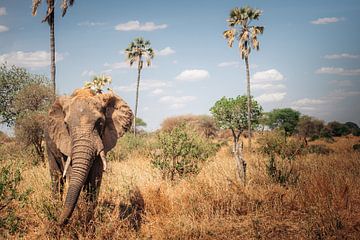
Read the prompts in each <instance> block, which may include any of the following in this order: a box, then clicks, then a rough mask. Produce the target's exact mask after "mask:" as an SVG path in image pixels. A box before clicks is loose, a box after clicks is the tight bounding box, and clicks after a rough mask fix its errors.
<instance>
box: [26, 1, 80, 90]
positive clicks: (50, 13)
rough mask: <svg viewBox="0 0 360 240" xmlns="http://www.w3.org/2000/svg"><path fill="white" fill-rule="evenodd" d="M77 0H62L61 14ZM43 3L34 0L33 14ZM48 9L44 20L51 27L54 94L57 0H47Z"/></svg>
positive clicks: (51, 71) (51, 62)
mask: <svg viewBox="0 0 360 240" xmlns="http://www.w3.org/2000/svg"><path fill="white" fill-rule="evenodd" d="M74 2H75V0H62V3H61V9H62V13H61V16H62V17H64V16H65V14H66V12H67V9H68V7H69V6H72V5H73V4H74ZM40 4H41V0H33V3H32V15H33V16H35V15H36V13H37V9H38V7H39V6H40ZM46 4H47V10H46V15H45V17H44V19H43V20H42V22H47V23H48V24H49V27H50V75H51V76H50V79H51V81H52V84H53V90H54V95H55V94H56V83H55V74H56V66H55V0H47V1H46Z"/></svg>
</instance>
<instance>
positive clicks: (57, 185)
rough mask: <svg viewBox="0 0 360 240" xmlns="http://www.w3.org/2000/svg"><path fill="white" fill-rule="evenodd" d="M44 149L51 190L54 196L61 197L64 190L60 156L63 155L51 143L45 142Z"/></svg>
mask: <svg viewBox="0 0 360 240" xmlns="http://www.w3.org/2000/svg"><path fill="white" fill-rule="evenodd" d="M46 151H47V155H48V162H49V170H50V177H51V190H52V192H53V195H54V197H56V198H59V199H61V197H62V195H63V192H64V184H65V180H64V178H63V177H62V171H63V166H62V158H63V155H62V154H61V153H60V152H58V151H56V149H55V148H54V146H52V144H51V143H49V142H47V144H46Z"/></svg>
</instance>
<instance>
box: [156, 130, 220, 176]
mask: <svg viewBox="0 0 360 240" xmlns="http://www.w3.org/2000/svg"><path fill="white" fill-rule="evenodd" d="M156 147H157V149H156V150H155V151H153V152H152V153H151V155H150V156H151V158H152V164H153V166H154V167H155V168H158V169H160V170H161V171H162V172H163V177H164V178H169V179H170V180H175V178H176V176H178V177H185V176H187V175H189V174H196V173H198V172H199V170H200V163H201V162H203V161H205V160H206V159H208V158H209V157H211V156H214V155H215V153H216V151H217V149H218V147H217V145H215V144H212V143H211V142H209V141H208V140H206V139H205V138H202V137H199V136H197V135H196V134H193V132H192V131H189V129H188V128H187V127H186V125H180V126H177V127H175V128H174V129H172V130H171V131H164V132H160V133H159V134H158V136H157V145H156Z"/></svg>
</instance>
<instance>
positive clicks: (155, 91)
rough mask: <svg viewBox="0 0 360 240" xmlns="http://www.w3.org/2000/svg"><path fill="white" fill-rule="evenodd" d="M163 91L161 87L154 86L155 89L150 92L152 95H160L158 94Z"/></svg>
mask: <svg viewBox="0 0 360 240" xmlns="http://www.w3.org/2000/svg"><path fill="white" fill-rule="evenodd" d="M163 92H164V90H163V89H161V88H156V89H154V90H153V91H151V93H152V94H153V95H160V94H162V93H163Z"/></svg>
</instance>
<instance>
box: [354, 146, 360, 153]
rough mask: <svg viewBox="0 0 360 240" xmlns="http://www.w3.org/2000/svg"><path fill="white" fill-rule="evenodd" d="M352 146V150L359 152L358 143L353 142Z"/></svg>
mask: <svg viewBox="0 0 360 240" xmlns="http://www.w3.org/2000/svg"><path fill="white" fill-rule="evenodd" d="M352 147H353V149H354V151H357V152H360V144H354V145H353V146H352Z"/></svg>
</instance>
